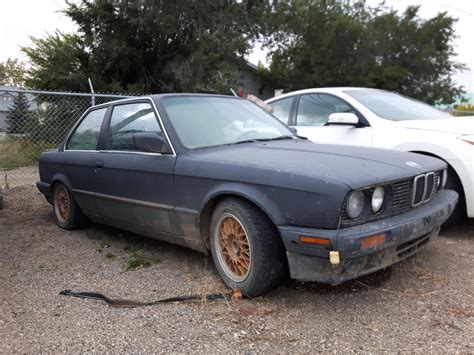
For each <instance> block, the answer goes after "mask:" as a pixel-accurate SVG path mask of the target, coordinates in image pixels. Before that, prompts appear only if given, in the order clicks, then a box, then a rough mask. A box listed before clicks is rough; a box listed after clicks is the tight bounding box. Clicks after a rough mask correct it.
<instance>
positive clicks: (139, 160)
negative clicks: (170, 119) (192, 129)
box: [94, 100, 176, 234]
mask: <svg viewBox="0 0 474 355" xmlns="http://www.w3.org/2000/svg"><path fill="white" fill-rule="evenodd" d="M138 132H157V133H160V134H162V133H163V130H162V127H161V124H160V122H159V120H158V116H157V114H156V112H155V110H154V108H153V106H152V105H151V102H150V101H148V100H145V101H143V100H142V101H132V102H125V103H120V104H116V105H114V106H112V109H111V112H110V113H109V117H108V120H107V129H106V134H105V136H106V139H105V142H104V143H103V147H102V149H101V150H100V151H99V153H98V154H97V158H96V161H95V162H94V165H95V170H94V173H95V181H96V198H97V208H98V211H99V214H100V215H101V216H102V217H103V218H104V219H106V221H108V223H110V224H113V225H117V226H120V227H122V228H125V229H131V230H137V228H136V227H139V228H142V229H143V228H144V229H146V230H156V231H160V232H166V233H172V234H174V233H175V232H176V228H175V225H174V212H173V208H174V195H173V172H174V166H175V162H176V157H175V155H174V154H164V153H163V154H161V153H147V152H142V151H139V150H137V149H136V148H135V147H134V145H133V134H135V133H138Z"/></svg>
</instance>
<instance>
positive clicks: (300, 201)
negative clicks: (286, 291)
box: [38, 95, 457, 277]
mask: <svg viewBox="0 0 474 355" xmlns="http://www.w3.org/2000/svg"><path fill="white" fill-rule="evenodd" d="M165 96H169V95H156V96H153V97H152V98H151V100H153V101H154V103H155V104H156V107H157V110H158V112H159V113H160V116H161V119H162V123H163V126H164V127H165V128H166V130H167V132H168V135H169V137H170V140H171V142H172V144H173V147H174V148H175V151H176V156H175V155H173V154H162V155H159V154H156V155H146V154H136V153H134V154H132V153H130V154H128V153H127V152H121V153H116V152H114V153H111V152H107V151H100V149H101V147H102V148H105V147H106V146H107V144H106V139H107V132H105V131H104V130H106V129H107V125H105V124H103V125H102V130H101V133H100V137H101V138H100V140H99V146H98V147H97V149H98V150H97V151H90V152H79V151H64V145H65V144H64V143H63V144H62V145H61V146H60V147H59V149H58V150H55V151H47V152H45V153H43V154H42V156H41V158H40V167H39V170H40V179H41V181H40V182H39V183H38V188H39V189H40V191H41V192H42V193H43V194H45V195H46V196H47V198H49V199H50V196H51V193H52V187H53V184H54V183H55V182H57V181H59V182H62V183H64V184H65V185H66V186H68V187H69V188H70V189H71V191H73V195H74V198H75V199H76V200H77V202H78V204H79V206H80V207H81V209H82V210H83V211H84V212H85V213H86V214H87V215H88V216H89V217H90V218H91V219H92V220H93V221H96V222H100V223H106V224H110V225H114V226H116V227H119V228H123V229H127V230H130V231H133V232H136V233H140V234H144V235H147V236H150V237H156V238H159V239H164V240H166V241H169V242H171V243H176V244H181V245H186V246H189V247H191V248H193V249H197V250H201V251H206V250H207V249H206V246H205V242H204V241H205V239H206V237H207V236H206V235H202V231H206V228H203V229H202V230H201V228H200V226H201V227H202V226H203V225H205V223H206V221H203V219H206V218H207V219H208V218H209V217H210V216H209V213H206V214H205V215H202V211H203V209H204V207H205V206H206V204H207V203H208V202H209V201H211V200H212V199H214V198H216V197H219V196H221V195H235V196H240V197H242V198H245V199H247V200H249V201H251V202H253V203H254V204H255V205H257V206H258V207H260V208H261V209H262V211H264V212H265V213H266V214H267V216H268V217H269V218H270V219H271V220H272V221H273V223H274V224H275V225H276V226H277V227H279V230H280V234H281V235H282V237H283V239H284V242H285V243H286V242H287V241H286V240H285V235H286V234H285V233H286V231H288V230H290V229H291V228H293V229H292V230H293V231H294V230H297V231H311V230H313V229H314V230H317V231H327V232H328V233H330V234H331V233H333V234H335V235H337V234H338V233H339V234H340V235H343V234H344V231H345V230H346V231H352V229H350V228H345V229H341V230H339V231H337V227H338V223H339V219H340V215H341V208H342V206H343V202H344V199H345V197H346V196H347V194H348V193H349V192H350V191H351V190H353V189H358V188H361V187H364V186H370V185H375V184H381V183H385V182H388V181H393V180H398V179H403V178H410V177H413V176H415V175H417V174H420V173H424V172H428V171H433V170H440V169H443V168H445V167H446V164H445V163H444V162H442V161H441V160H438V159H436V158H432V157H428V156H423V155H418V154H411V153H404V152H397V151H388V150H381V149H372V148H361V147H348V146H336V145H320V144H316V143H313V142H310V141H306V140H302V139H297V138H296V137H295V139H293V140H288V141H271V142H254V143H246V144H239V145H232V146H221V147H211V148H202V149H194V150H190V149H186V148H185V147H184V146H182V145H181V143H180V141H179V139H178V138H177V136H176V132H175V131H174V129H173V127H172V125H171V122H170V120H169V119H168V117H167V115H166V112H165V111H164V109H163V107H162V105H161V99H162V98H163V97H165ZM179 96H183V95H179ZM193 96H196V95H193ZM229 99H230V100H234V99H235V100H237V99H236V98H229ZM137 101H140V102H144V101H146V99H143V98H141V99H137ZM131 102H133V101H131ZM112 105H114V103H108V104H106V105H105V106H112ZM107 112H108V114H106V117H105V120H108V119H110V112H111V110H110V109H109V110H108V111H107ZM190 115H192V112H190ZM408 161H411V162H415V163H417V164H418V165H419V167H412V166H409V165H407V164H406V162H408ZM98 162H99V163H100V164H97V163H98ZM451 197H452V196H451ZM456 199H457V197H456ZM448 200H449V199H447V198H445V199H443V198H442V196H441V197H439V198H437V199H434V200H433V201H430V202H429V203H428V204H427V206H438V207H440V208H442V209H449V208H450V207H449V206H450V204H452V203H453V201H451V200H452V198H451V200H449V201H448ZM454 203H455V202H454ZM421 210H422V209H421V208H420V209H416V210H414V211H411V212H410V213H412V214H413V216H414V217H413V219H414V220H415V222H416V220H417V218H421V217H417V216H418V215H417V214H418V213H420V211H421ZM433 213H434V212H433ZM404 216H405V215H400V216H396V218H399V219H401V220H402V221H403V220H406V221H409V222H410V223H412V222H413V221H412V220H409V219H407V218H406V217H404ZM392 218H393V217H392ZM423 218H425V217H423ZM386 222H387V221H386V220H385V219H382V220H380V221H378V222H376V223H377V225H380V224H384V223H386ZM438 222H439V220H438V219H435V220H433V221H432V222H430V223H425V224H426V228H428V229H430V231H434V230H436V228H438V226H439V223H438ZM407 223H408V222H407ZM413 223H414V222H413ZM370 225H374V224H373V223H371V224H370ZM289 228H290V229H289ZM294 228H296V229H294ZM351 228H354V227H351ZM358 228H364V225H362V226H358ZM368 228H369V227H368ZM346 234H348V235H347V238H348V239H347V240H348V241H349V242H350V243H355V242H352V239H351V238H352V236H351V235H350V233H346ZM412 235H414V234H413V233H412ZM356 239H357V238H356ZM356 239H354V240H356ZM337 240H338V239H334V245H333V247H334V248H337V249H338V250H342V253H343V255H344V257H345V256H346V255H345V253H346V249H347V250H351V248H349V247H348V246H347V245H346V244H345V242H342V241H341V242H338V241H337ZM286 246H287V249H288V251H289V252H290V250H291V248H289V244H288V243H286ZM352 246H353V247H355V246H356V244H352ZM320 252H321V251H320ZM315 253H316V252H315ZM324 253H326V251H323V252H322V254H321V255H319V256H321V257H323V258H324V257H326V255H325V254H324ZM291 254H292V255H291V257H290V259H291V260H293V259H294V258H295V255H300V254H301V253H300V252H299V251H298V254H295V253H292V252H291ZM303 254H304V253H303ZM316 254H317V253H316ZM316 254H312V257H315V256H316ZM326 262H327V260H326ZM290 264H291V263H290ZM293 276H294V277H297V275H296V276H295V275H293Z"/></svg>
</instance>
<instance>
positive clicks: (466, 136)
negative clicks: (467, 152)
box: [458, 134, 474, 145]
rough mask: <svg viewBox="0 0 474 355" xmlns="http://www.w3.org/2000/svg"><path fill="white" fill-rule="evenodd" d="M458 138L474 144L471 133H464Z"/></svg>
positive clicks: (473, 137) (473, 136)
mask: <svg viewBox="0 0 474 355" xmlns="http://www.w3.org/2000/svg"><path fill="white" fill-rule="evenodd" d="M458 139H460V140H462V141H464V142H466V143H469V144H472V145H474V135H473V134H466V135H464V136H459V137H458Z"/></svg>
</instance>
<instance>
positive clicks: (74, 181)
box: [37, 94, 458, 296]
mask: <svg viewBox="0 0 474 355" xmlns="http://www.w3.org/2000/svg"><path fill="white" fill-rule="evenodd" d="M39 170H40V181H39V182H38V183H37V186H38V188H39V190H40V191H41V192H42V193H43V194H44V195H45V196H46V198H47V200H48V201H49V202H50V203H51V204H52V205H53V209H54V216H55V219H56V223H57V224H58V225H59V227H61V228H65V229H74V228H79V227H84V226H86V225H87V224H88V223H89V222H90V221H92V222H96V223H105V224H109V225H113V226H115V227H118V228H122V229H126V230H129V231H132V232H135V233H139V234H142V235H146V236H149V237H153V238H158V239H162V240H165V241H168V242H171V243H176V244H180V245H184V246H187V247H190V248H193V249H196V250H200V251H203V252H205V253H209V252H210V253H211V254H212V257H213V259H214V263H215V265H216V268H217V270H218V272H219V274H220V275H221V277H222V279H223V280H224V282H225V283H226V284H227V285H228V286H229V287H233V288H240V289H241V290H242V292H243V293H244V294H245V295H247V296H257V295H259V294H262V293H263V292H265V291H267V290H268V289H270V288H272V287H274V286H276V285H278V284H279V282H281V280H282V278H284V277H286V275H288V274H289V275H290V277H292V278H294V279H298V280H306V281H319V282H326V283H330V284H338V283H341V282H343V281H345V280H348V279H352V278H355V277H358V276H360V275H364V274H367V273H370V272H373V271H376V270H379V269H381V268H385V267H387V266H389V265H391V264H393V263H395V262H397V261H399V260H402V259H404V258H406V257H408V256H410V255H413V254H414V253H416V252H417V251H418V250H420V249H421V248H422V247H424V246H425V245H427V243H428V242H429V240H430V238H432V237H433V236H435V235H436V234H437V233H438V231H439V228H440V226H441V224H442V223H443V222H444V221H445V220H446V219H447V218H448V216H449V215H450V213H451V212H452V211H453V208H454V207H455V205H456V202H457V200H458V196H457V194H456V192H454V191H450V190H446V189H444V184H445V182H446V178H447V170H446V164H445V163H444V162H443V161H441V160H438V159H435V158H431V157H428V156H423V155H418V154H410V153H402V152H396V151H388V150H378V149H371V148H359V147H348V146H337V145H322V144H317V143H313V142H310V141H308V140H305V139H302V138H300V137H297V136H295V135H294V134H293V132H292V131H291V130H290V129H289V128H288V127H287V126H285V125H284V124H282V123H281V122H280V121H279V120H278V119H276V118H275V117H273V116H272V115H270V114H268V113H266V112H265V111H263V110H262V109H261V108H260V107H258V106H256V105H255V104H253V103H252V102H250V101H247V100H244V99H240V98H234V97H227V96H218V95H196V94H166V95H154V96H149V97H139V98H133V99H126V100H121V101H115V102H110V103H106V104H103V105H98V106H94V107H91V108H90V109H89V110H87V111H86V112H85V113H84V115H83V116H82V117H81V118H80V119H79V120H78V122H77V124H76V125H75V126H74V127H73V128H72V130H71V131H70V133H69V134H68V135H67V137H66V138H65V140H64V142H63V143H62V144H61V145H60V147H59V148H58V149H56V150H50V151H47V152H44V153H43V154H42V156H41V158H40V165H39Z"/></svg>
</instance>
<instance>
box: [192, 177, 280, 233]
mask: <svg viewBox="0 0 474 355" xmlns="http://www.w3.org/2000/svg"><path fill="white" fill-rule="evenodd" d="M223 196H238V197H241V198H244V199H246V200H249V201H250V202H252V203H253V204H255V205H256V206H258V208H260V209H261V210H262V211H263V212H264V213H265V214H266V215H267V216H268V218H270V220H271V221H272V222H273V224H275V225H281V224H283V223H284V218H283V216H282V214H281V211H280V208H279V207H278V205H277V204H276V202H275V201H274V200H273V199H272V198H270V197H269V196H268V194H266V193H264V192H263V191H262V190H260V189H258V188H257V187H255V186H252V185H248V184H243V183H235V182H225V183H222V184H219V185H217V186H215V187H213V188H212V189H211V190H209V192H208V193H207V194H206V196H205V197H204V199H203V201H202V203H201V205H200V206H199V219H201V216H202V214H203V212H204V211H205V209H206V206H208V205H209V203H210V202H211V201H213V200H215V199H216V198H219V197H223Z"/></svg>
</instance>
